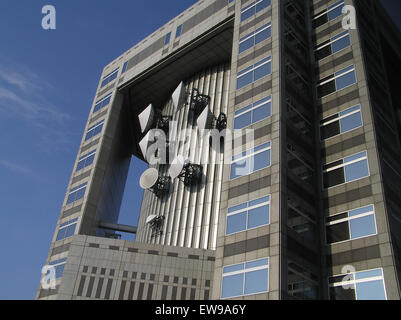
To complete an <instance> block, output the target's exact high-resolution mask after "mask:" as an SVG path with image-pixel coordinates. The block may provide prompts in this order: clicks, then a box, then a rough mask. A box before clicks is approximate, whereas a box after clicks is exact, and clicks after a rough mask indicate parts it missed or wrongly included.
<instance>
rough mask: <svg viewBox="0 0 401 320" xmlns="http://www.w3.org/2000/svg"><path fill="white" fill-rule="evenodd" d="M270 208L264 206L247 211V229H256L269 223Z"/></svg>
mask: <svg viewBox="0 0 401 320" xmlns="http://www.w3.org/2000/svg"><path fill="white" fill-rule="evenodd" d="M269 210H270V206H269V205H266V206H263V207H259V208H256V209H252V210H249V211H248V228H256V227H259V226H263V225H266V224H268V223H269Z"/></svg>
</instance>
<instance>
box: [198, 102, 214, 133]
mask: <svg viewBox="0 0 401 320" xmlns="http://www.w3.org/2000/svg"><path fill="white" fill-rule="evenodd" d="M212 122H213V114H212V113H211V112H210V109H209V106H206V108H205V109H204V110H203V111H202V113H201V114H200V115H199V117H198V119H196V124H197V125H198V128H199V129H210V127H211V126H212Z"/></svg>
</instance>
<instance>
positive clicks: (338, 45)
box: [332, 36, 351, 53]
mask: <svg viewBox="0 0 401 320" xmlns="http://www.w3.org/2000/svg"><path fill="white" fill-rule="evenodd" d="M350 45H351V42H350V38H349V36H346V37H344V38H341V39H340V40H337V41H334V42H333V43H332V48H333V53H336V52H338V51H341V50H342V49H344V48H346V47H348V46H350Z"/></svg>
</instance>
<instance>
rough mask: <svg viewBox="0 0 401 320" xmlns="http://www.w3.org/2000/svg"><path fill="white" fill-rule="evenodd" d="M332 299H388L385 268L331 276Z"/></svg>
mask: <svg viewBox="0 0 401 320" xmlns="http://www.w3.org/2000/svg"><path fill="white" fill-rule="evenodd" d="M329 287H330V299H331V300H387V295H386V289H385V284H384V277H383V269H373V270H367V271H359V272H353V273H349V274H344V275H338V276H334V277H330V278H329Z"/></svg>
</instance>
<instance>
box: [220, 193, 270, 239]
mask: <svg viewBox="0 0 401 320" xmlns="http://www.w3.org/2000/svg"><path fill="white" fill-rule="evenodd" d="M269 223H270V196H267V197H263V198H260V199H257V200H252V201H249V202H245V203H243V204H240V205H237V206H235V207H231V208H228V214H227V228H226V234H227V235H230V234H234V233H238V232H242V231H245V230H249V229H254V228H258V227H261V226H265V225H268V224H269Z"/></svg>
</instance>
